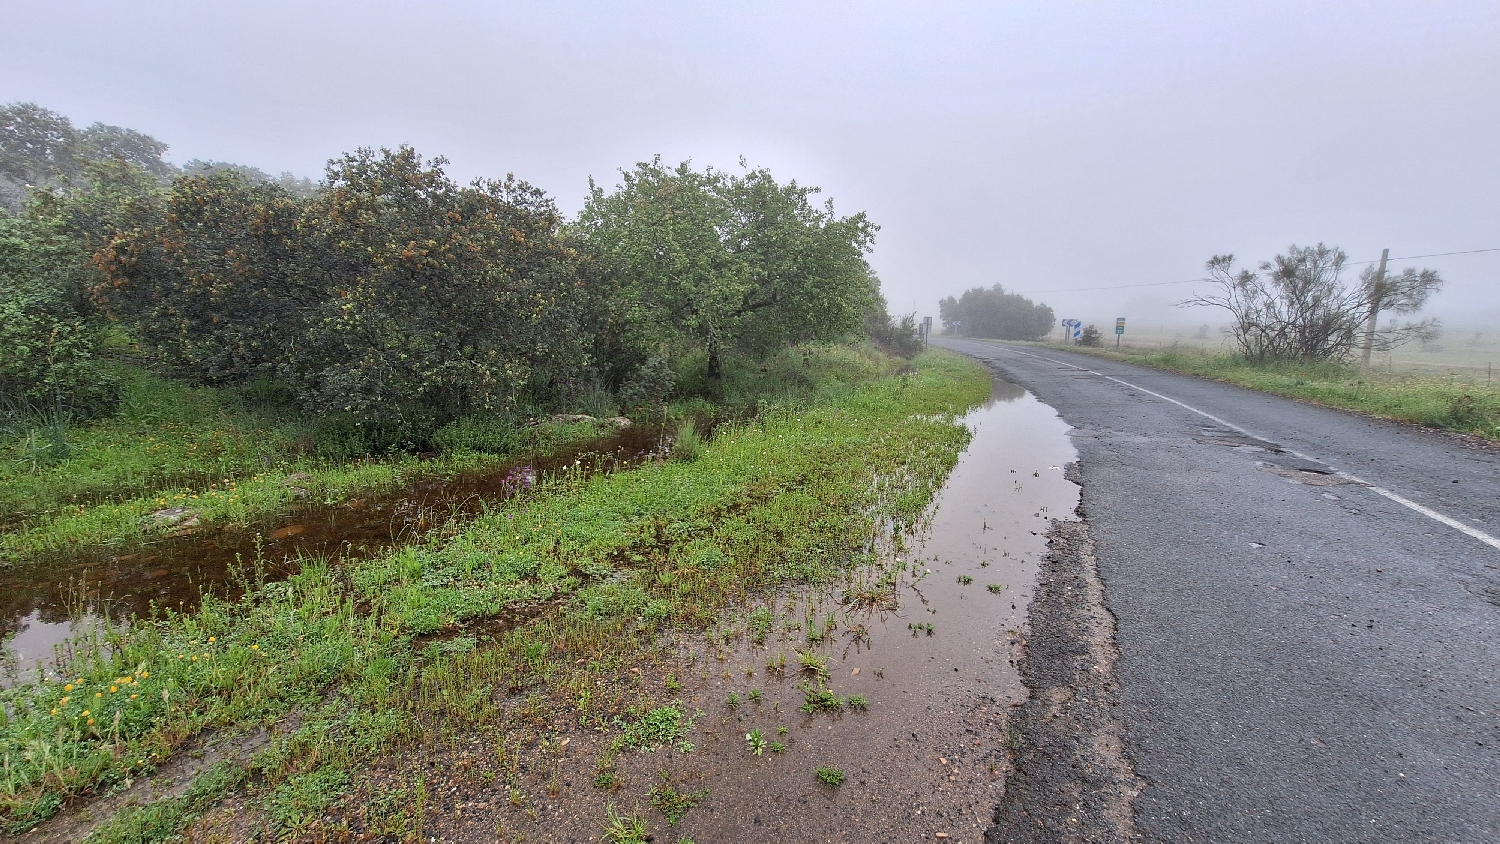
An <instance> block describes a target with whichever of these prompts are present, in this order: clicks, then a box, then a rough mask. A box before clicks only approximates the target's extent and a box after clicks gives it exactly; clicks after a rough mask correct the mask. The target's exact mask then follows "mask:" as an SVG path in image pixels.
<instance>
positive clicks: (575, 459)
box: [0, 426, 666, 685]
mask: <svg viewBox="0 0 1500 844" xmlns="http://www.w3.org/2000/svg"><path fill="white" fill-rule="evenodd" d="M665 442H666V440H665V439H664V434H663V432H662V430H661V429H660V428H658V427H655V426H639V427H630V428H625V429H624V430H621V431H619V432H618V433H615V434H612V435H610V436H607V437H602V438H599V439H596V440H592V441H589V442H586V443H580V444H578V445H577V446H574V447H571V448H567V449H563V450H561V451H559V452H556V453H553V454H549V455H546V456H540V457H531V458H527V459H524V460H515V461H509V462H505V463H502V464H499V465H496V466H494V467H491V468H488V469H486V470H483V471H479V472H473V473H467V474H463V475H459V476H457V477H451V478H432V477H422V476H417V477H414V478H413V480H412V481H411V482H410V483H408V484H407V485H405V486H403V487H401V488H399V489H396V490H392V491H386V492H382V493H378V494H372V495H368V496H364V497H362V498H357V499H354V500H349V501H339V502H334V503H319V504H307V505H303V506H300V507H297V508H295V509H294V510H292V511H291V512H289V513H282V514H278V515H276V516H273V517H269V518H267V519H264V520H261V521H259V522H256V523H253V524H249V525H224V526H218V527H210V528H205V529H192V530H189V531H185V532H181V533H179V535H176V536H171V537H168V538H164V539H160V540H157V541H154V542H150V543H147V544H144V545H141V546H137V547H132V548H125V549H119V548H90V549H84V550H81V551H78V552H76V553H69V554H56V555H52V556H50V557H47V558H45V559H42V560H38V561H34V562H31V563H22V564H18V565H14V566H9V567H3V568H0V634H12V633H13V635H9V636H7V637H6V639H5V643H4V647H3V649H0V660H3V662H4V663H5V667H6V669H7V671H6V672H5V674H6V675H8V676H0V685H8V684H11V683H14V682H17V681H24V680H28V679H31V678H35V677H36V676H38V675H37V672H38V671H39V670H40V671H42V672H44V673H47V674H49V675H55V674H56V665H55V664H54V660H55V659H57V658H59V657H61V658H62V659H63V660H64V661H66V653H63V654H59V649H63V650H64V651H65V650H66V649H67V647H68V646H69V644H70V643H71V642H73V641H75V640H77V639H78V638H79V637H82V636H87V635H89V634H90V633H91V632H93V631H98V630H100V629H101V628H102V627H103V626H104V625H103V623H104V621H105V619H109V620H111V621H112V622H116V623H118V622H126V621H128V620H129V619H130V618H132V617H137V616H140V617H144V616H149V615H150V614H151V613H153V612H156V611H159V610H161V609H173V610H178V611H190V610H192V609H194V608H195V607H197V605H198V603H199V601H201V600H202V598H203V596H204V595H205V594H212V595H217V596H219V597H224V598H237V597H238V596H239V595H240V594H241V593H242V592H243V589H244V585H245V583H246V582H247V581H248V580H250V579H253V578H255V577H262V578H265V579H267V580H277V579H281V578H284V577H286V576H288V575H290V574H292V573H294V572H296V571H297V570H298V568H299V567H300V565H301V561H302V560H304V559H307V558H310V557H325V558H327V559H330V560H332V561H335V562H338V561H344V560H350V559H357V558H361V557H366V556H369V555H372V554H377V553H380V552H382V551H386V550H389V549H391V548H393V547H396V546H399V545H403V544H406V543H409V542H413V541H416V540H418V539H420V538H421V537H422V536H424V535H426V534H428V533H430V532H431V531H433V530H435V529H438V528H441V527H443V526H444V525H445V524H447V523H448V522H450V521H452V520H454V519H463V518H468V517H470V516H472V515H474V514H476V513H479V512H480V511H482V510H483V509H484V508H485V507H486V506H489V505H492V504H494V503H495V502H497V501H501V500H504V499H506V498H510V497H513V496H515V495H519V494H523V493H525V492H527V491H528V490H530V489H531V488H532V487H533V486H534V485H535V484H536V483H537V482H538V480H540V479H543V478H547V477H550V476H553V475H556V474H559V473H561V472H564V471H583V472H611V471H615V470H617V469H621V468H628V467H630V466H633V465H636V464H639V463H641V462H644V461H648V460H655V459H659V458H661V457H662V455H663V449H664V443H665ZM257 568H258V569H259V571H256V569H257Z"/></svg>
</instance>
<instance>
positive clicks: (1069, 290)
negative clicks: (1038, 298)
mask: <svg viewBox="0 0 1500 844" xmlns="http://www.w3.org/2000/svg"><path fill="white" fill-rule="evenodd" d="M1211 280H1212V279H1207V278H1185V279H1183V280H1181V281H1148V282H1146V283H1144V284H1115V285H1112V286H1110V287H1068V288H1064V289H1062V290H1033V291H1028V292H1032V293H1079V292H1082V291H1084V290H1123V289H1125V288H1127V287H1160V286H1162V285H1163V284H1192V283H1193V282H1195V281H1211Z"/></svg>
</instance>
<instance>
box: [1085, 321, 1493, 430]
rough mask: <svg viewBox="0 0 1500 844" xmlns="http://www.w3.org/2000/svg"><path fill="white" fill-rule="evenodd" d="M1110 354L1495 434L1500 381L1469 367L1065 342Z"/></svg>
mask: <svg viewBox="0 0 1500 844" xmlns="http://www.w3.org/2000/svg"><path fill="white" fill-rule="evenodd" d="M1057 348H1067V349H1068V350H1069V351H1076V352H1085V353H1088V354H1093V355H1098V356H1100V357H1106V358H1110V359H1113V360H1122V361H1128V362H1130V363H1139V364H1145V365H1147V366H1156V367H1161V368H1163V369H1171V370H1175V371H1177V372H1186V373H1189V374H1191V375H1200V376H1203V377H1205V378H1213V379H1215V380H1219V381H1226V382H1228V383H1231V384H1238V385H1240V386H1242V387H1249V388H1250V389H1253V390H1263V391H1265V392H1268V393H1275V394H1277V395H1282V396H1289V397H1291V398H1295V399H1301V400H1303V401H1310V402H1315V403H1317V404H1323V405H1328V406H1329V407H1338V408H1343V409H1346V410H1354V411H1359V412H1361V413H1369V414H1372V415H1375V416H1380V417H1383V418H1386V419H1395V420H1398V421H1401V422H1411V423H1415V424H1417V425H1425V426H1427V427H1431V428H1440V429H1443V430H1449V431H1459V432H1462V433H1466V434H1476V435H1478V436H1482V437H1488V438H1490V439H1500V385H1486V384H1485V383H1484V379H1483V378H1482V377H1476V372H1475V371H1474V370H1472V369H1471V370H1470V371H1468V372H1466V374H1464V375H1460V374H1459V373H1458V372H1457V371H1454V372H1450V373H1447V374H1429V373H1424V372H1422V371H1419V370H1408V371H1404V372H1402V371H1393V370H1392V369H1390V368H1386V367H1381V366H1371V367H1370V368H1368V369H1367V368H1363V367H1359V366H1351V365H1345V364H1337V363H1297V362H1273V363H1265V364H1256V363H1252V362H1250V361H1247V360H1245V359H1244V358H1243V357H1241V356H1240V355H1238V354H1234V353H1232V352H1229V351H1225V350H1222V349H1216V348H1204V347H1195V346H1192V345H1186V344H1173V345H1164V346H1153V345H1136V344H1127V345H1123V346H1122V347H1121V348H1120V350H1118V351H1116V350H1115V349H1114V348H1113V345H1112V344H1111V345H1106V346H1104V347H1102V348H1095V349H1090V348H1086V347H1082V346H1067V347H1061V346H1057Z"/></svg>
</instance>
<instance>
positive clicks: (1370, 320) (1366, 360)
mask: <svg viewBox="0 0 1500 844" xmlns="http://www.w3.org/2000/svg"><path fill="white" fill-rule="evenodd" d="M1389 257H1391V250H1389V249H1382V250H1380V266H1379V267H1377V268H1376V269H1375V286H1374V289H1372V290H1371V291H1370V315H1369V316H1368V317H1367V318H1366V319H1365V347H1364V351H1363V352H1361V353H1360V356H1359V357H1360V361H1361V362H1362V363H1363V364H1364V365H1365V366H1366V367H1368V366H1369V365H1370V351H1371V349H1373V348H1374V346H1375V321H1376V320H1377V319H1379V318H1380V304H1381V300H1383V299H1385V261H1386V259H1387V258H1389Z"/></svg>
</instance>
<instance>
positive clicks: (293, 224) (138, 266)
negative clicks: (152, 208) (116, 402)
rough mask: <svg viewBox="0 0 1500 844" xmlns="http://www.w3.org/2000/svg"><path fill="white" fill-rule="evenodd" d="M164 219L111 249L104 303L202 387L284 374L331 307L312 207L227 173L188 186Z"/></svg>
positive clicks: (103, 256) (122, 237) (102, 259)
mask: <svg viewBox="0 0 1500 844" xmlns="http://www.w3.org/2000/svg"><path fill="white" fill-rule="evenodd" d="M162 210H163V213H162V214H161V216H160V220H159V222H158V223H157V224H156V225H154V226H143V227H139V228H135V229H132V230H129V231H125V232H121V233H119V234H118V236H116V237H113V238H111V239H110V240H109V241H108V242H107V243H106V244H104V245H103V246H102V247H101V249H100V251H99V253H98V263H99V265H100V266H101V267H102V268H103V269H104V272H105V273H106V275H107V276H108V278H107V281H105V282H104V283H102V284H101V285H100V286H99V289H98V292H99V298H100V299H101V300H102V301H104V302H105V303H107V305H108V307H109V309H110V311H111V312H112V313H113V314H114V315H115V316H116V317H118V318H119V319H121V320H123V321H125V322H127V323H129V324H131V325H132V326H134V327H135V328H136V330H137V331H138V332H139V334H140V335H141V337H142V338H143V339H144V340H145V341H146V342H147V343H148V345H150V346H151V347H152V348H153V349H154V351H155V352H156V353H157V354H158V355H159V356H161V357H162V358H163V359H165V361H166V362H168V363H170V364H172V365H174V366H176V367H177V368H179V369H180V370H182V371H183V372H185V373H188V374H190V375H191V376H192V377H193V378H194V379H195V380H198V381H203V382H207V383H216V384H224V383H234V382H241V381H247V380H251V379H253V378H257V377H276V376H278V375H280V374H281V370H282V368H283V367H284V366H285V365H286V364H287V363H288V358H289V356H290V355H293V354H295V351H294V349H295V348H296V345H295V344H296V343H297V341H298V340H299V339H301V338H302V337H303V336H304V335H305V334H306V331H307V321H308V315H309V314H310V313H311V312H312V310H314V309H315V308H316V307H317V306H318V305H319V303H320V302H321V299H322V292H321V286H320V285H319V284H318V281H317V279H316V278H315V276H314V275H313V274H311V273H308V272H306V271H305V269H306V268H305V267H304V263H303V256H302V249H303V244H302V238H301V235H300V233H299V231H298V224H299V222H300V221H301V218H302V214H303V207H302V205H301V204H300V203H299V202H297V201H296V200H295V199H294V198H292V197H290V196H288V195H287V194H286V193H285V192H284V191H282V190H280V189H279V188H277V187H275V186H273V185H258V186H257V185H251V184H249V183H248V182H247V181H245V180H244V179H242V178H240V177H239V176H238V175H236V174H233V173H218V174H214V175H211V176H190V177H184V178H180V179H178V180H177V181H176V182H175V183H174V184H173V186H172V190H171V192H170V193H169V194H168V196H167V198H166V200H165V204H164V207H163V209H162Z"/></svg>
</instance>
